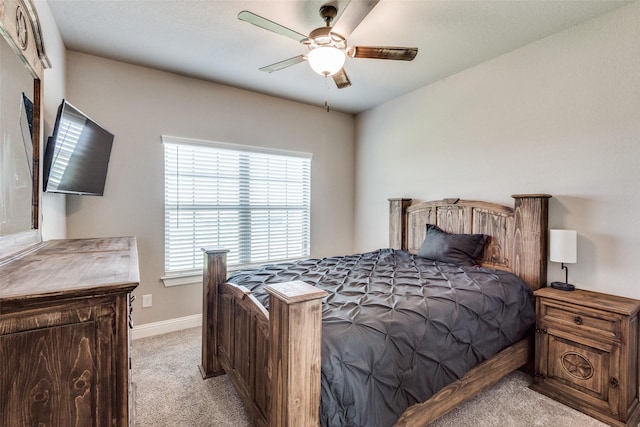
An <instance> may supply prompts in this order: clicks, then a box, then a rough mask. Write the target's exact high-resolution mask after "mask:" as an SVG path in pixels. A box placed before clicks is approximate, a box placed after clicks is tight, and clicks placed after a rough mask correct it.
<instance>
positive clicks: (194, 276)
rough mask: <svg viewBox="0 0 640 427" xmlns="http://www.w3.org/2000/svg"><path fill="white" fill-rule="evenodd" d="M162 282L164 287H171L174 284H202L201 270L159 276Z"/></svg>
mask: <svg viewBox="0 0 640 427" xmlns="http://www.w3.org/2000/svg"><path fill="white" fill-rule="evenodd" d="M160 280H162V282H163V283H164V287H165V288H172V287H174V286H184V285H195V284H198V283H200V284H202V271H199V272H191V273H185V274H173V275H168V276H163V277H161V278H160Z"/></svg>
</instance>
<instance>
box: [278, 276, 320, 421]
mask: <svg viewBox="0 0 640 427" xmlns="http://www.w3.org/2000/svg"><path fill="white" fill-rule="evenodd" d="M265 290H266V291H267V292H268V293H269V295H270V299H269V305H270V308H269V337H270V338H269V340H270V343H269V370H270V371H271V390H270V391H271V408H270V412H271V413H270V416H269V421H270V424H269V425H270V426H271V427H297V426H305V427H307V426H308V427H316V426H318V425H319V424H320V356H321V341H320V340H321V335H322V298H324V297H325V296H326V295H327V293H326V292H325V291H323V290H321V289H318V288H316V287H314V286H311V285H309V284H307V283H305V282H287V283H278V284H275V285H268V286H265Z"/></svg>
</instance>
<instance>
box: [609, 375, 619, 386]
mask: <svg viewBox="0 0 640 427" xmlns="http://www.w3.org/2000/svg"><path fill="white" fill-rule="evenodd" d="M609 385H610V386H611V387H613V388H616V387H618V380H617V379H615V378H613V377H611V378H610V379H609Z"/></svg>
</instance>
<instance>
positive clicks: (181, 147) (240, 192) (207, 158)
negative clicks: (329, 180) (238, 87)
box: [162, 136, 311, 286]
mask: <svg viewBox="0 0 640 427" xmlns="http://www.w3.org/2000/svg"><path fill="white" fill-rule="evenodd" d="M162 140H163V142H164V172H165V173H164V175H165V273H166V274H167V275H168V276H176V275H178V276H179V275H192V274H197V273H201V271H202V262H203V254H202V251H201V248H203V247H215V246H222V247H225V248H227V249H229V251H230V252H229V253H228V254H227V262H228V264H229V265H230V266H243V265H249V264H257V263H264V262H275V261H284V260H289V259H296V258H303V257H307V256H309V235H310V232H309V229H310V225H309V224H310V175H311V171H310V168H311V155H309V154H305V153H290V152H278V151H275V150H265V149H260V148H254V147H246V146H240V145H232V144H223V143H217V142H205V141H194V140H186V139H180V138H175V137H166V136H164V137H163V138H162ZM192 282H193V281H192ZM192 282H187V283H192ZM165 284H167V281H166V280H165ZM167 285H168V286H170V285H169V284H167Z"/></svg>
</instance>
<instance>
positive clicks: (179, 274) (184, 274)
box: [160, 135, 312, 287]
mask: <svg viewBox="0 0 640 427" xmlns="http://www.w3.org/2000/svg"><path fill="white" fill-rule="evenodd" d="M162 143H163V176H164V174H165V173H166V157H165V154H164V146H165V144H166V143H169V144H179V145H196V146H203V147H208V148H219V149H223V150H233V151H236V152H247V153H256V154H267V155H278V156H288V157H297V158H301V159H306V160H308V162H309V165H308V183H307V184H306V185H307V188H308V206H307V209H308V220H307V221H308V222H307V225H306V226H307V227H308V237H307V240H306V244H307V255H306V256H303V257H298V258H288V259H286V261H290V260H294V259H305V258H308V256H309V253H310V245H311V161H312V154H311V153H306V152H299V151H289V150H281V149H274V148H267V147H258V146H250V145H242V144H235V143H228V142H218V141H208V140H201V139H192V138H184V137H176V136H168V135H162ZM166 194H167V185H166V178H163V216H164V226H163V243H164V244H163V248H164V247H165V245H166V239H167V224H166V222H167V204H166ZM277 261H285V260H273V261H265V262H277ZM263 263H264V262H260V263H258V264H263ZM258 264H241V265H232V266H229V268H228V270H229V271H236V270H239V269H241V268H247V267H251V266H254V265H258ZM166 268H167V264H166V254H165V255H164V256H163V269H164V271H165V272H164V275H163V276H162V277H161V278H160V279H161V280H162V281H163V283H164V285H165V286H166V287H172V286H181V285H188V284H195V283H202V277H203V276H202V268H197V269H193V270H182V271H166Z"/></svg>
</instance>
